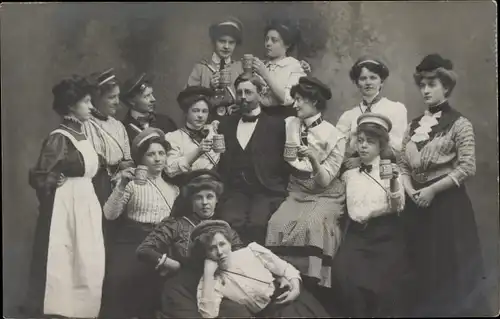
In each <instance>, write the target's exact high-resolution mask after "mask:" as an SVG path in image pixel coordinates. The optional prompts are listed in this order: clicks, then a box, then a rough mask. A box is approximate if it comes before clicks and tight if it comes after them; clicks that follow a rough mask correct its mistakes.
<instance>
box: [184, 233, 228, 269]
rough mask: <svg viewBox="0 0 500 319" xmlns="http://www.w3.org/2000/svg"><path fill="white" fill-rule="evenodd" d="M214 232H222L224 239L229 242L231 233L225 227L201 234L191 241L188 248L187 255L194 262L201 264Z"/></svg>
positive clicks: (205, 256)
mask: <svg viewBox="0 0 500 319" xmlns="http://www.w3.org/2000/svg"><path fill="white" fill-rule="evenodd" d="M216 234H222V235H223V236H224V237H225V238H226V240H227V241H228V242H229V243H231V234H230V233H229V230H227V229H221V228H218V229H214V230H209V231H207V232H205V233H203V234H201V235H200V236H198V237H197V238H195V239H194V240H193V242H191V247H190V249H189V256H190V257H191V258H192V260H193V261H195V263H196V264H199V263H200V262H201V263H202V264H203V261H204V260H205V259H206V258H207V249H208V248H209V247H210V245H211V244H212V241H213V239H214V237H215V235H216Z"/></svg>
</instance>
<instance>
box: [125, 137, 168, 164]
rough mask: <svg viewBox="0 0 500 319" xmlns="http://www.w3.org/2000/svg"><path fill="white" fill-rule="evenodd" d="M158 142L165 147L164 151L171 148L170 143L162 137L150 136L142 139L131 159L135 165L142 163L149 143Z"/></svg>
mask: <svg viewBox="0 0 500 319" xmlns="http://www.w3.org/2000/svg"><path fill="white" fill-rule="evenodd" d="M154 143H158V144H160V145H161V146H163V148H164V149H165V152H168V151H169V150H170V149H171V146H170V143H169V142H167V141H166V140H165V139H162V138H160V137H158V136H154V137H151V138H149V139H147V140H146V141H144V142H143V143H142V144H141V146H139V148H138V149H137V152H136V154H135V158H134V159H133V160H134V162H135V164H136V165H141V164H142V158H143V157H144V154H146V152H147V151H148V149H149V147H150V146H151V144H154Z"/></svg>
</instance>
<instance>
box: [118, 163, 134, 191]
mask: <svg viewBox="0 0 500 319" xmlns="http://www.w3.org/2000/svg"><path fill="white" fill-rule="evenodd" d="M134 171H135V168H134V167H129V168H126V169H124V170H122V171H120V172H119V173H118V174H117V176H116V181H117V182H118V187H121V188H122V189H124V188H125V186H127V184H128V183H129V182H130V181H131V180H133V179H134V178H135V173H134Z"/></svg>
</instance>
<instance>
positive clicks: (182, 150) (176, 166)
mask: <svg viewBox="0 0 500 319" xmlns="http://www.w3.org/2000/svg"><path fill="white" fill-rule="evenodd" d="M212 135H213V134H212ZM209 137H210V136H207V138H209ZM165 140H167V142H169V143H170V146H171V149H170V150H169V151H168V152H167V165H166V167H165V172H166V173H167V175H168V176H170V177H174V176H177V175H179V174H182V173H186V172H189V171H192V170H193V171H194V170H199V169H212V168H214V166H216V165H217V163H219V160H220V154H219V153H215V152H214V151H213V150H210V151H209V152H207V153H204V154H202V155H201V156H200V157H198V158H197V159H196V161H194V162H193V164H192V165H189V163H188V161H187V160H186V157H185V155H186V154H188V153H191V152H194V151H195V150H196V149H197V148H198V146H199V144H198V142H196V141H195V140H193V139H192V138H191V137H190V136H189V134H188V133H187V132H186V131H185V130H184V129H178V130H177V131H174V132H170V133H167V134H166V135H165Z"/></svg>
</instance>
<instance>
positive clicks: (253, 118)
mask: <svg viewBox="0 0 500 319" xmlns="http://www.w3.org/2000/svg"><path fill="white" fill-rule="evenodd" d="M261 114H262V112H261V113H259V114H257V115H242V116H241V120H242V121H243V122H245V123H247V122H255V121H257V120H258V119H259V117H260V115H261Z"/></svg>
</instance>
